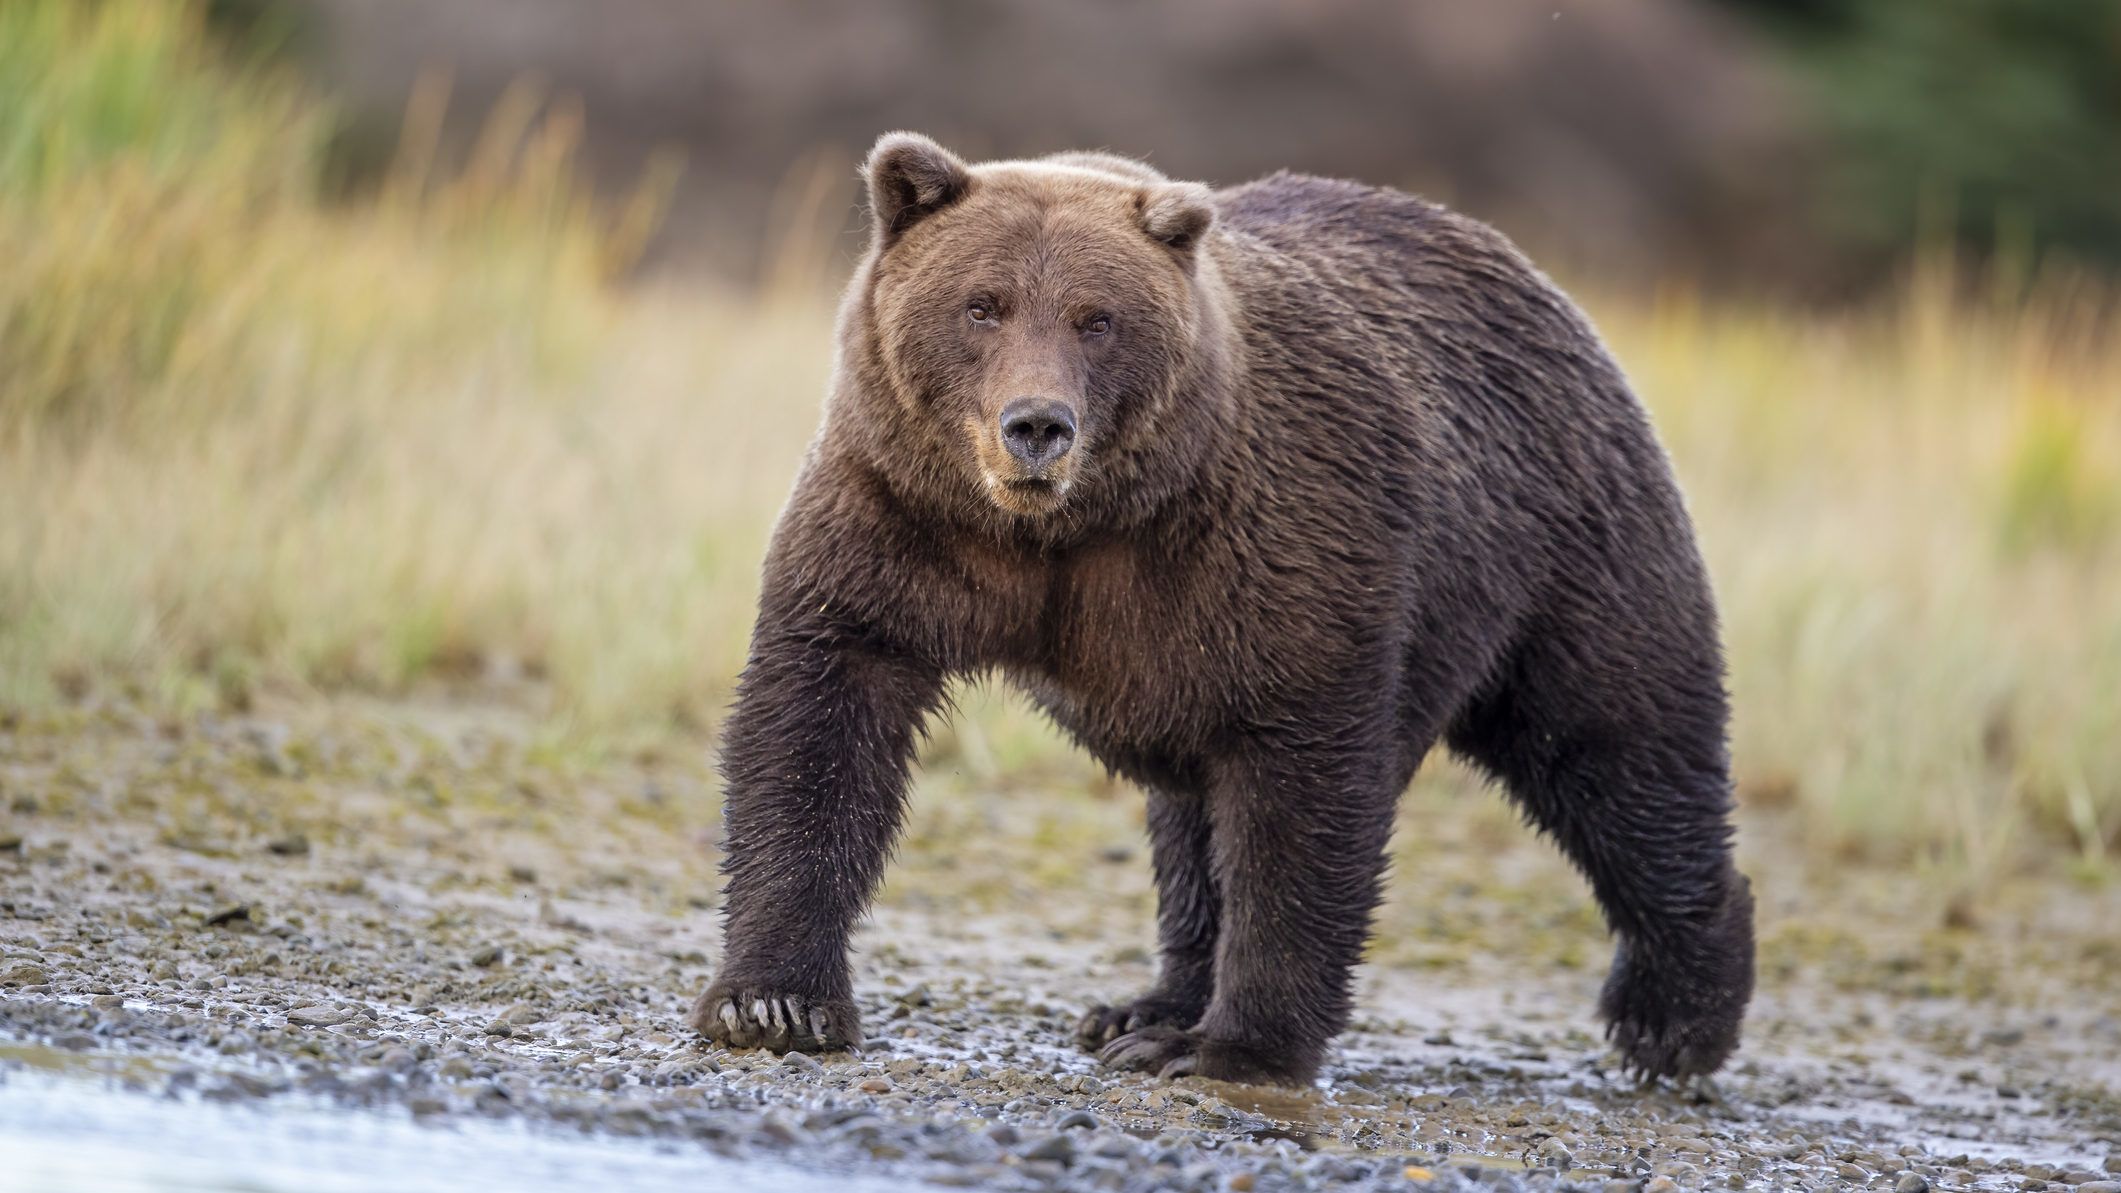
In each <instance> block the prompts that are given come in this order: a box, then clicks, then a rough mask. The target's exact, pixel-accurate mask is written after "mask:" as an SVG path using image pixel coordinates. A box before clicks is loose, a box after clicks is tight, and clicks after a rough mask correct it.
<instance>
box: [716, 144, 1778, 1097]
mask: <svg viewBox="0 0 2121 1193" xmlns="http://www.w3.org/2000/svg"><path fill="white" fill-rule="evenodd" d="M865 172H866V177H867V182H868V192H869V201H870V205H871V207H872V209H873V214H874V232H873V235H872V238H871V244H870V246H869V251H868V254H867V256H866V258H865V259H864V260H863V262H862V263H861V266H860V268H859V270H858V271H857V272H856V274H855V276H854V279H853V281H852V283H851V284H850V285H849V287H848V290H847V295H846V299H845V301H844V303H843V305H842V307H841V311H840V325H839V356H838V367H837V370H836V374H835V377H834V380H833V385H832V392H831V397H830V402H829V405H828V408H827V411H826V414H825V418H824V423H823V426H822V428H821V429H820V431H819V433H818V435H817V438H816V440H815V442H814V443H813V444H812V446H811V449H810V452H809V454H808V456H807V458H806V459H805V461H804V464H803V468H802V472H801V476H800V479H799V480H798V481H797V483H796V487H795V491H794V494H793V495H792V497H791V498H790V500H789V503H788V506H787V508H786V510H785V511H784V512H783V514H782V515H781V519H780V523H779V525H778V527H777V528H776V530H775V532H774V536H773V543H772V547H771V549H770V551H769V552H768V555H767V559H766V565H765V582H764V591H763V593H762V595H761V597H760V602H759V614H758V622H757V626H756V629H755V631H754V634H753V638H752V645H751V657H750V662H749V664H748V665H747V666H746V668H745V670H744V675H743V680H742V683H741V685H740V690H739V696H738V699H737V702H736V706H735V709H734V711H733V713H732V715H731V717H730V719H729V721H728V724H727V727H726V729H725V732H724V738H723V743H722V768H723V773H724V775H725V777H726V779H727V798H728V807H727V836H726V847H727V859H726V861H725V863H724V867H723V868H724V872H725V875H726V880H727V890H726V907H725V915H726V920H725V927H726V943H725V947H724V953H723V957H722V962H721V968H720V970H719V971H718V972H717V974H716V976H715V979H714V981H713V984H712V985H711V986H710V987H709V988H708V989H707V991H706V992H705V993H704V994H702V995H701V996H700V999H699V1001H698V1003H697V1004H696V1006H695V1007H694V1009H693V1012H692V1019H691V1022H692V1023H693V1025H694V1026H695V1027H697V1028H698V1029H699V1030H700V1031H701V1032H703V1033H705V1034H706V1035H707V1036H709V1037H710V1038H712V1039H713V1040H715V1041H718V1042H721V1043H726V1044H730V1045H736V1046H754V1045H763V1046H765V1047H768V1048H772V1049H775V1050H786V1049H805V1050H823V1049H834V1048H839V1047H843V1046H851V1045H855V1044H858V1043H859V1041H860V1040H861V1038H862V1035H861V1027H860V1023H859V1017H858V1015H857V1013H856V1010H855V1005H854V1001H853V997H852V993H853V992H852V988H851V980H850V976H849V967H848V958H847V949H848V938H849V934H850V932H851V931H852V929H853V927H854V925H855V923H856V921H857V920H858V919H859V918H860V917H861V916H862V915H863V913H864V911H865V908H866V906H867V904H868V902H869V899H870V896H871V894H872V892H873V891H874V890H875V889H876V885H877V882H878V880H879V877H880V875H881V874H882V871H883V868H884V863H885V859H886V857H887V855H888V854H889V853H890V851H891V848H892V843H893V839H894V836H895V835H896V833H897V832H898V830H899V825H900V823H901V821H902V819H903V815H904V805H905V790H906V779H907V770H908V767H909V765H910V763H911V760H912V758H913V755H914V748H915V744H916V742H917V741H918V740H919V739H920V737H921V734H922V731H923V724H924V722H925V721H926V720H927V718H928V717H930V716H931V715H933V714H935V713H936V712H937V710H938V708H939V707H940V705H941V702H942V700H943V693H944V687H945V685H946V683H948V682H949V681H950V680H952V679H953V678H954V677H962V676H974V675H980V674H985V673H998V674H1000V675H1002V676H1005V677H1007V678H1008V679H1009V680H1011V681H1012V682H1014V683H1015V684H1017V685H1019V686H1020V687H1021V688H1023V689H1024V690H1025V691H1026V692H1028V693H1029V694H1030V696H1031V697H1032V699H1033V700H1035V701H1036V702H1037V703H1038V704H1039V705H1040V706H1042V707H1043V708H1044V709H1045V710H1046V711H1047V712H1049V713H1050V714H1051V715H1052V717H1053V719H1054V720H1055V721H1056V722H1058V723H1059V724H1060V725H1061V726H1062V727H1063V728H1065V729H1066V731H1067V732H1068V733H1069V734H1070V735H1071V736H1072V737H1073V738H1074V739H1075V740H1076V741H1077V742H1079V743H1080V744H1081V745H1082V746H1083V747H1084V748H1085V749H1087V750H1088V751H1090V753H1091V754H1093V755H1094V756H1095V757H1096V758H1098V759H1099V760H1101V761H1102V762H1103V763H1104V764H1105V765H1107V766H1109V767H1110V768H1111V769H1112V770H1113V771H1115V772H1117V773H1119V774H1120V775H1122V776H1125V777H1127V778H1128V779H1130V780H1132V781H1133V782H1135V783H1137V784H1139V785H1140V786H1141V787H1142V788H1144V789H1145V790H1146V792H1147V798H1148V824H1149V832H1150V837H1151V842H1152V846H1153V861H1154V867H1155V871H1156V880H1157V887H1158V893H1159V912H1158V919H1159V928H1160V937H1161V945H1162V972H1161V976H1160V977H1159V978H1158V980H1157V982H1156V984H1155V985H1154V986H1153V987H1151V988H1150V989H1149V990H1147V991H1146V992H1143V993H1142V994H1140V995H1139V996H1137V997H1136V998H1134V999H1133V1000H1132V1001H1129V1002H1124V1003H1118V1004H1114V1005H1112V1006H1106V1007H1098V1008H1096V1009H1094V1010H1092V1011H1090V1013H1089V1014H1088V1015H1087V1016H1086V1017H1085V1018H1084V1020H1083V1022H1082V1025H1081V1029H1080V1037H1081V1040H1082V1042H1083V1043H1084V1044H1085V1046H1088V1047H1101V1048H1102V1050H1103V1051H1102V1055H1103V1056H1104V1058H1105V1059H1106V1060H1107V1061H1108V1062H1110V1063H1114V1064H1118V1065H1124V1066H1132V1067H1142V1068H1150V1069H1154V1070H1157V1071H1160V1072H1162V1073H1165V1074H1180V1073H1196V1074H1200V1075H1203V1076H1207V1077H1214V1078H1223V1079H1228V1080H1235V1081H1251V1082H1271V1083H1301V1082H1306V1081H1309V1080H1311V1079H1312V1078H1313V1076H1314V1075H1315V1074H1316V1072H1317V1070H1318V1067H1319V1064H1320V1062H1321V1060H1322V1058H1323V1056H1324V1053H1325V1049H1326V1046H1327V1043H1328V1042H1329V1041H1330V1040H1331V1039H1332V1038H1333V1037H1334V1035H1335V1034H1336V1033H1338V1032H1339V1031H1340V1030H1341V1028H1342V1027H1343V1026H1344V1025H1345V1024H1346V1023H1347V1019H1348V1013H1349V1002H1350V993H1349V984H1350V970H1351V968H1352V967H1353V966H1354V965H1355V963H1356V961H1357V959H1358V957H1359V956H1360V955H1361V952H1362V949H1363V944H1364V940H1365V938H1366V936H1367V934H1368V932H1369V927H1370V917H1371V913H1372V911H1373V908H1374V907H1375V904H1376V902H1377V899H1378V893H1379V890H1378V888H1379V882H1380V877H1381V875H1382V872H1383V869H1384V864H1385V847H1386V840H1387V837H1388V836H1389V834H1390V832H1391V828H1392V821H1393V814H1394V808H1395V805H1396V803H1397V801H1398V797H1399V795H1400V793H1401V792H1402V790H1403V789H1405V787H1406V786H1407V784H1408V782H1409V780H1410V779H1411V778H1412V776H1413V774H1414V771H1415V768H1416V767H1417V766H1418V765H1419V764H1420V763H1421V760H1422V758H1423V756H1424V755H1425V754H1427V753H1428V751H1429V749H1430V747H1431V746H1432V745H1434V744H1435V743H1437V742H1438V741H1439V740H1441V741H1442V742H1444V743H1446V744H1447V745H1448V746H1449V747H1450V748H1451V749H1452V750H1453V751H1455V752H1457V753H1458V754H1460V755H1462V756H1464V757H1465V758H1468V759H1470V760H1472V761H1473V762H1474V763H1475V764H1477V765H1478V766H1480V767H1482V768H1484V769H1485V770H1486V771H1488V772H1490V773H1492V774H1493V775H1494V776H1495V777H1496V778H1497V779H1498V780H1499V781H1500V782H1501V784H1502V785H1503V786H1504V787H1505V788H1506V789H1507V790H1508V791H1509V793H1510V795H1511V796H1512V797H1513V798H1514V799H1515V800H1516V801H1517V803H1518V804H1519V805H1520V807H1521V808H1522V809H1523V811H1524V813H1525V815H1526V817H1527V818H1528V819H1529V820H1530V821H1531V822H1532V823H1533V824H1534V825H1536V826H1537V827H1538V828H1539V829H1541V830H1543V831H1544V832H1546V833H1547V834H1548V835H1550V836H1551V837H1552V838H1553V839H1554V840H1555V842H1556V843H1557V844H1559V846H1560V847H1561V849H1562V850H1563V852H1564V853H1566V854H1567V855H1568V857H1569V859H1570V860H1571V861H1572V862H1574V863H1575V865H1576V866H1577V867H1578V868H1580V869H1581V870H1582V872H1583V873H1584V875H1585V876H1586V877H1587V878H1588V879H1589V881H1590V884H1591V887H1592V890H1593V891H1594V892H1595V893H1596V895H1597V898H1598V901H1599V904H1600V906H1601V907H1602V909H1603V911H1604V913H1605V917H1606V921H1607V923H1608V924H1609V926H1610V927H1611V929H1612V931H1613V933H1614V935H1615V937H1616V939H1617V948H1616V951H1615V957H1614V961H1613V969H1612V973H1611V976H1610V977H1609V978H1608V979H1607V981H1606V984H1605V988H1604V991H1603V994H1602V996H1601V998H1600V1000H1599V1011H1600V1014H1601V1015H1602V1016H1603V1018H1604V1020H1605V1022H1606V1024H1607V1028H1608V1032H1609V1034H1610V1037H1611V1039H1612V1040H1613V1041H1614V1043H1615V1045H1616V1046H1617V1048H1618V1049H1619V1052H1620V1055H1621V1057H1622V1059H1623V1061H1624V1063H1625V1064H1626V1065H1627V1066H1628V1067H1629V1068H1630V1069H1632V1070H1634V1071H1635V1072H1637V1073H1639V1074H1641V1075H1643V1076H1645V1077H1659V1076H1662V1077H1673V1078H1678V1077H1684V1076H1688V1075H1691V1074H1700V1073H1706V1072H1708V1071H1710V1070H1713V1069H1715V1068H1716V1067H1717V1066H1718V1065H1720V1064H1722V1063H1723V1061H1724V1059H1725V1058H1726V1057H1728V1056H1729V1055H1730V1054H1731V1051H1732V1049H1733V1048H1734V1047H1735V1046H1736V1045H1737V1042H1738V1030H1739V1022H1740V1019H1741V1018H1742V1017H1743V1015H1744V1012H1745V1007H1746V1003H1747V1000H1748V998H1749V997H1750V995H1751V991H1752V980H1753V940H1752V898H1751V895H1750V893H1749V887H1748V884H1747V882H1746V880H1745V879H1744V878H1743V877H1742V876H1741V875H1740V874H1739V873H1738V871H1737V870H1736V869H1735V868H1734V867H1733V865H1732V858H1731V830H1730V827H1729V823H1728V815H1729V811H1730V804H1731V796H1730V791H1731V784H1730V778H1729V773H1728V771H1729V764H1728V757H1727V753H1728V751H1727V745H1726V716H1727V713H1726V697H1725V692H1724V687H1723V675H1722V658H1721V649H1720V647H1719V644H1718V640H1717V628H1716V615H1715V610H1714V606H1713V604H1712V602H1711V598H1710V593H1709V585H1708V583H1707V581H1706V579H1705V577H1704V574H1703V567H1702V563H1701V559H1700V556H1699V554H1698V552H1697V550H1696V548H1695V544H1694V540H1693V533H1692V529H1691V527H1690V525H1689V522H1688V519H1687V515H1686V511H1685V509H1684V508H1683V507H1682V505H1681V501H1680V495H1679V491H1678V489H1677V487H1676V486H1675V484H1674V481H1673V478H1672V473H1671V469H1670V467H1669V466H1668V464H1667V462H1666V460H1665V456H1664V454H1663V452H1662V450H1661V449H1660V448H1659V446H1658V443H1657V441H1656V439H1655V437H1654V436H1653V435H1652V433H1651V429H1650V425H1649V421H1648V419H1647V417H1646V415H1645V414H1644V411H1643V408H1642V407H1641V405H1640V404H1639V403H1637V401H1636V400H1635V398H1634V396H1633V395H1632V394H1631V393H1630V392H1629V389H1628V386H1627V383H1626V382H1625V381H1624V380H1623V379H1622V377H1621V374H1620V370H1619V369H1618V368H1617V367H1616V366H1615V365H1614V363H1613V361H1612V360H1611V358H1610V357H1609V356H1608V355H1607V354H1606V352H1605V350H1604V348H1603V347H1602V346H1601V345H1600V343H1599V340H1598V337H1597V335H1596V334H1595V333H1594V332H1593V331H1592V329H1591V327H1590V325H1589V323H1588V322H1587V321H1586V320H1585V318H1584V316H1583V315H1582V314H1581V313H1580V312H1579V311H1578V310H1577V309H1576V308H1575V306H1573V305H1572V304H1571V303H1570V302H1569V300H1568V299H1567V298H1565V297H1564V296H1563V295H1562V294H1561V293H1560V292H1559V291H1558V290H1556V288H1555V287H1554V286H1553V284H1552V283H1550V282H1548V281H1547V279H1546V278H1545V277H1543V276H1542V275H1541V274H1540V273H1539V272H1538V271H1537V270H1536V269H1534V268H1533V267H1532V266H1531V265H1530V264H1529V263H1527V262H1526V260H1525V259H1524V258H1523V257H1522V256H1521V255H1519V253H1518V252H1517V251H1516V249H1515V248H1513V247H1512V246H1511V245H1510V243H1509V242H1508V241H1506V240H1505V239H1504V238H1503V237H1502V236H1501V235H1499V234H1498V233H1496V232H1495V231H1493V230H1491V229H1489V228H1487V227H1485V226H1483V225H1482V224H1479V223H1477V222H1475V221H1473V220H1471V219H1468V218H1466V217H1464V216H1460V215H1456V214H1453V213H1452V212H1449V211H1446V210H1444V209H1443V208H1440V207H1437V206H1434V205H1432V204H1430V203H1426V202H1423V201H1422V200H1420V199H1416V198H1413V197H1411V196H1408V195H1405V194H1401V193H1399V192H1396V191H1391V190H1384V189H1378V188H1373V187H1366V186H1359V185H1355V184H1353V183H1348V182H1336V181H1329V180H1326V179H1320V178H1310V177H1303V176H1299V175H1293V174H1278V175H1275V176H1274V177H1271V178H1267V179H1265V180H1262V181H1258V182H1252V183H1248V184H1245V185H1243V186H1237V187H1233V188H1230V189H1227V190H1220V191H1211V190H1209V189H1208V188H1207V187H1205V186H1201V185H1199V184H1196V183H1191V182H1176V181H1172V180H1169V179H1167V178H1165V177H1163V176H1162V175H1161V174H1159V173H1157V172H1156V171H1154V170H1152V169H1150V168H1149V167H1148V166H1145V165H1142V164H1140V163H1138V162H1132V161H1128V160H1125V159H1122V158H1118V157H1113V156H1109V155H1105V154H1086V153H1070V154H1062V155H1060V156H1057V157H1051V158H1045V159H1042V160H1037V161H1008V162H994V163H989V164H983V165H976V166H972V165H967V164H966V163H964V162H962V161H960V160H959V159H958V158H956V157H954V156H952V155H951V154H950V153H949V152H947V151H946V150H944V149H943V148H942V147H941V146H939V145H937V144H936V143H934V142H933V141H930V140H928V139H927V138H924V137H920V136H916V135H912V134H906V133H894V134H891V135H889V136H886V137H884V138H883V139H882V140H881V141H879V142H878V143H877V146H876V148H875V150H874V152H872V153H871V155H870V156H869V159H868V162H867V165H866V166H865Z"/></svg>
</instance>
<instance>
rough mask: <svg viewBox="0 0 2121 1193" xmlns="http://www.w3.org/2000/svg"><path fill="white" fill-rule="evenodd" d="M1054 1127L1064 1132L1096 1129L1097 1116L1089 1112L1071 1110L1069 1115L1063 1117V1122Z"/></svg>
mask: <svg viewBox="0 0 2121 1193" xmlns="http://www.w3.org/2000/svg"><path fill="white" fill-rule="evenodd" d="M1054 1126H1056V1127H1058V1128H1060V1129H1061V1130H1063V1131H1067V1130H1074V1129H1082V1128H1089V1129H1094V1128H1096V1126H1097V1116H1096V1115H1094V1114H1092V1113H1090V1112H1089V1111H1087V1110H1071V1111H1069V1112H1068V1113H1067V1114H1064V1115H1062V1116H1061V1120H1060V1121H1059V1122H1057V1123H1055V1124H1054Z"/></svg>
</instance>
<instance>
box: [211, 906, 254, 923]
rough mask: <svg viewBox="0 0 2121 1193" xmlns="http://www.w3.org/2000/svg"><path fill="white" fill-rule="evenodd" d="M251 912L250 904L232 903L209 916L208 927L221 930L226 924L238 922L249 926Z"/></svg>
mask: <svg viewBox="0 0 2121 1193" xmlns="http://www.w3.org/2000/svg"><path fill="white" fill-rule="evenodd" d="M250 910H251V908H250V904H248V903H230V904H228V905H227V906H225V907H222V908H220V909H219V910H217V911H215V912H214V913H213V914H211V915H209V916H207V917H206V926H207V927H209V928H219V927H221V926H223V925H225V924H234V923H238V922H241V923H246V924H247V923H249V922H250Z"/></svg>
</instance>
